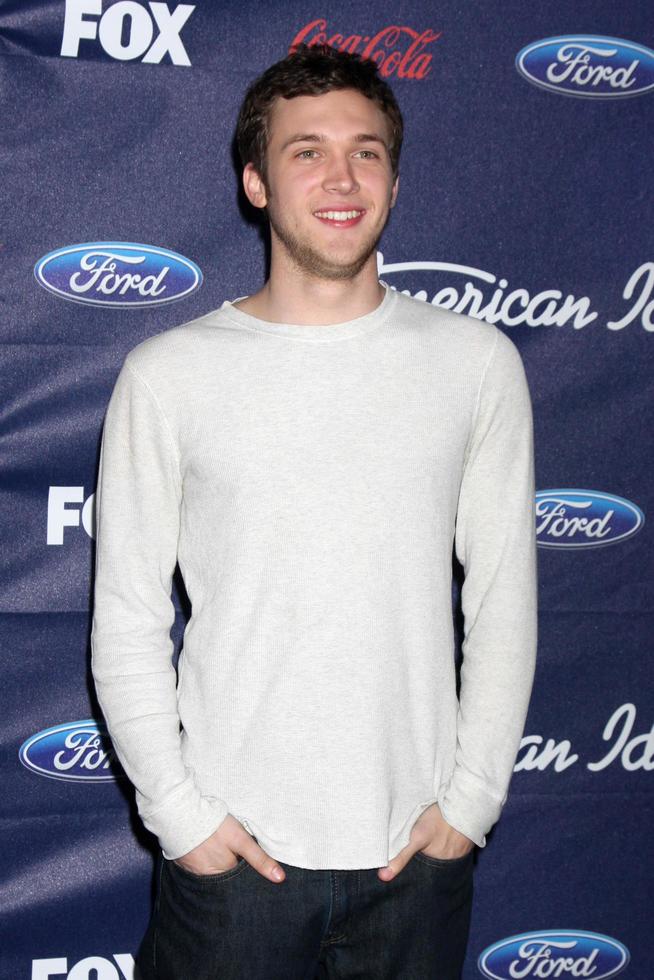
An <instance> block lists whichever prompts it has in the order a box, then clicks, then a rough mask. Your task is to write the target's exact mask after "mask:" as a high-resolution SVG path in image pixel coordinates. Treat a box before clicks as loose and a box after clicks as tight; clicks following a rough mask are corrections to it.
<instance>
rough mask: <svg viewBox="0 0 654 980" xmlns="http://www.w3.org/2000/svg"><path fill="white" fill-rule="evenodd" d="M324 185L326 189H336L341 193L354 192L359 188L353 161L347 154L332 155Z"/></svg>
mask: <svg viewBox="0 0 654 980" xmlns="http://www.w3.org/2000/svg"><path fill="white" fill-rule="evenodd" d="M323 187H324V189H325V190H326V191H336V192H337V193H339V194H354V193H356V192H357V191H358V190H359V184H358V182H357V179H356V176H355V173H354V167H353V166H352V161H351V160H350V158H349V157H348V156H347V155H345V154H343V155H341V154H338V155H337V154H334V155H333V156H331V157H330V159H329V161H328V164H327V168H326V171H325V177H324V180H323Z"/></svg>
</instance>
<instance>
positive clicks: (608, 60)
mask: <svg viewBox="0 0 654 980" xmlns="http://www.w3.org/2000/svg"><path fill="white" fill-rule="evenodd" d="M515 65H516V68H517V69H518V71H519V72H520V74H521V75H522V76H523V77H524V78H526V79H527V81H529V82H532V83H533V84H534V85H538V86H540V87H541V88H545V89H547V90H548V91H550V92H558V93H559V94H560V95H578V96H581V97H582V98H595V99H597V98H600V99H606V98H621V97H624V96H629V95H643V94H644V93H645V92H651V91H652V89H654V51H652V49H651V48H647V47H645V45H643V44H636V43H635V42H634V41H624V40H622V39H621V38H617V37H604V36H602V35H596V34H570V35H565V36H563V37H546V38H543V40H541V41H533V42H532V43H531V44H528V45H527V46H526V47H524V48H522V50H521V51H519V52H518V54H517V55H516V59H515Z"/></svg>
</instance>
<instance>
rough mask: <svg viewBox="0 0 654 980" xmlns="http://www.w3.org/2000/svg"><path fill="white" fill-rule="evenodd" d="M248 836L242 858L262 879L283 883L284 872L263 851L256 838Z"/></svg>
mask: <svg viewBox="0 0 654 980" xmlns="http://www.w3.org/2000/svg"><path fill="white" fill-rule="evenodd" d="M249 836H250V840H249V841H248V842H247V844H246V845H245V846H244V847H243V849H242V852H241V854H242V857H244V858H245V860H246V861H247V862H248V864H250V865H251V866H252V867H253V868H254V870H255V871H258V872H259V874H260V875H262V876H263V877H264V878H268V879H269V880H270V881H274V882H275V883H277V882H280V881H283V880H284V878H285V877H286V872H285V871H284V869H283V868H282V867H281V865H280V864H278V862H277V861H276V860H275V859H274V858H273V857H271V856H270V854H268V853H267V852H266V851H264V849H263V847H261V846H260V844H259V843H258V841H257V839H256V837H254V836H253V835H249Z"/></svg>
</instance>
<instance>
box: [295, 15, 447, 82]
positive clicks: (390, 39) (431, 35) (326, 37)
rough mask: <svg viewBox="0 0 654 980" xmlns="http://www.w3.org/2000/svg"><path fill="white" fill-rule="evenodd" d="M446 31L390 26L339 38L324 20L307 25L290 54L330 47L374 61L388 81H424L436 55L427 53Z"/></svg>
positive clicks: (298, 34)
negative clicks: (299, 48)
mask: <svg viewBox="0 0 654 980" xmlns="http://www.w3.org/2000/svg"><path fill="white" fill-rule="evenodd" d="M442 33H443V32H442V31H433V30H431V29H430V28H427V29H426V30H423V31H416V30H414V29H413V28H412V27H407V26H406V25H400V24H390V25H389V26H388V27H382V28H381V29H380V30H378V31H377V32H376V33H375V34H373V33H372V32H371V33H369V34H345V33H342V34H339V33H338V32H337V31H332V30H331V28H328V26H327V21H326V20H324V19H323V18H321V17H318V18H316V20H312V21H310V22H309V23H308V24H305V26H304V27H302V28H301V29H300V30H299V31H298V33H297V34H296V35H295V37H294V38H293V42H292V44H291V46H290V48H289V54H292V52H293V51H295V49H296V48H297V46H298V45H299V44H307V45H308V46H309V47H313V45H314V44H327V45H329V47H330V48H336V49H337V50H338V51H349V52H350V54H358V55H361V57H362V58H370V59H371V60H372V61H374V62H375V63H376V64H377V67H378V69H379V74H380V75H382V76H383V77H384V78H388V77H389V76H391V75H396V76H397V77H398V78H410V79H423V78H426V77H427V75H429V73H430V71H431V62H432V58H433V55H432V54H431V53H430V52H427V51H426V50H425V49H426V48H427V46H428V45H430V44H433V43H434V41H437V40H438V38H439V37H441V35H442Z"/></svg>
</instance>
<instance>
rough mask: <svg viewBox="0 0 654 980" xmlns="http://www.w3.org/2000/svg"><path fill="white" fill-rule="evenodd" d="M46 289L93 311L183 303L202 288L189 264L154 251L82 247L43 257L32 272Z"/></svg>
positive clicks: (131, 246)
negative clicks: (107, 308)
mask: <svg viewBox="0 0 654 980" xmlns="http://www.w3.org/2000/svg"><path fill="white" fill-rule="evenodd" d="M34 275H35V276H36V278H37V280H38V282H40V283H41V285H42V286H44V287H45V289H48V290H49V291H50V292H51V293H55V294H56V295H57V296H61V297H63V299H71V300H73V301H74V302H76V303H90V304H91V305H93V306H113V307H130V306H154V305H155V304H157V303H171V302H172V301H173V300H177V299H182V298H183V297H184V296H188V295H189V293H192V292H193V291H194V290H196V289H198V288H199V287H200V286H201V285H202V273H201V272H200V269H199V268H198V266H197V265H196V264H195V262H191V260H190V259H186V258H184V256H183V255H178V254H177V252H171V251H170V249H167V248H158V247H155V246H153V245H137V244H135V243H134V242H86V243H85V244H83V245H67V246H65V247H64V248H58V249H56V250H55V251H54V252H48V254H47V255H44V256H43V258H42V259H39V261H38V262H37V263H36V265H35V266H34Z"/></svg>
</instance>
